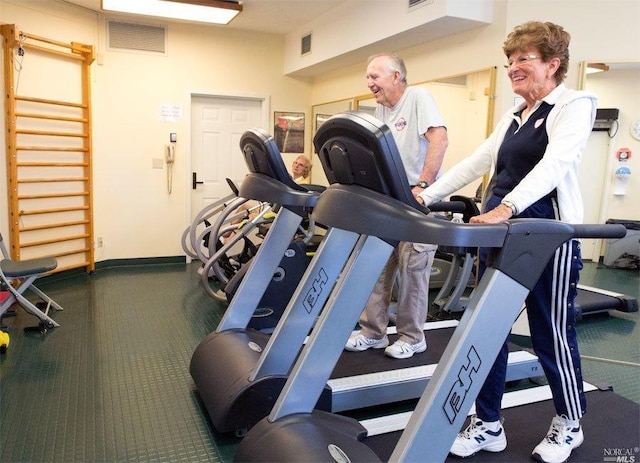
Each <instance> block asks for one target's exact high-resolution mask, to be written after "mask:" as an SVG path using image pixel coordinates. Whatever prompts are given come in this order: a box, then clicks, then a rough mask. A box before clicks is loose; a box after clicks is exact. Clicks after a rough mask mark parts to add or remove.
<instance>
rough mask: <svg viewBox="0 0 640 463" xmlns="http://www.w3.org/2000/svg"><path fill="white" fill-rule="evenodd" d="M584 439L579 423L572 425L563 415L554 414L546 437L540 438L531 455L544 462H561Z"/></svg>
mask: <svg viewBox="0 0 640 463" xmlns="http://www.w3.org/2000/svg"><path fill="white" fill-rule="evenodd" d="M583 441H584V435H583V434H582V428H581V427H580V425H578V426H576V427H573V426H571V425H570V424H569V423H568V421H567V417H565V416H555V417H554V418H553V420H551V427H550V428H549V432H548V433H547V435H546V437H545V438H544V439H542V442H540V443H539V444H538V445H537V446H536V448H535V449H533V452H531V455H532V456H533V458H535V459H536V460H538V461H543V462H545V463H562V462H564V461H567V460H568V459H569V456H570V455H571V451H572V450H573V449H575V448H577V447H580V444H582V442H583Z"/></svg>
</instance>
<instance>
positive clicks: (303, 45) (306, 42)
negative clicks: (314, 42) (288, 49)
mask: <svg viewBox="0 0 640 463" xmlns="http://www.w3.org/2000/svg"><path fill="white" fill-rule="evenodd" d="M307 53H311V34H307V35H305V36H304V37H302V39H300V55H306V54H307Z"/></svg>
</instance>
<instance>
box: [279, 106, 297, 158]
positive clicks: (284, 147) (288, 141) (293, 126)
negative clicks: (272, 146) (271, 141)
mask: <svg viewBox="0 0 640 463" xmlns="http://www.w3.org/2000/svg"><path fill="white" fill-rule="evenodd" d="M273 121H274V128H273V134H274V138H275V140H276V144H277V145H278V149H279V150H280V152H281V153H304V113H292V112H285V111H275V112H274V113H273Z"/></svg>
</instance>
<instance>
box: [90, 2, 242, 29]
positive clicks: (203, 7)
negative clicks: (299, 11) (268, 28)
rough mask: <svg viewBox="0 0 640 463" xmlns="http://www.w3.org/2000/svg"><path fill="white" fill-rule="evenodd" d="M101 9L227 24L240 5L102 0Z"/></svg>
mask: <svg viewBox="0 0 640 463" xmlns="http://www.w3.org/2000/svg"><path fill="white" fill-rule="evenodd" d="M102 9H103V10H106V11H117V12H120V13H130V14H140V15H145V16H156V17H161V18H172V19H182V20H186V21H198V22H206V23H212V24H228V23H229V22H230V21H231V20H232V19H233V18H235V17H236V15H237V14H238V13H240V12H241V11H242V5H240V4H239V3H238V2H235V1H225V0H135V1H132V0H102Z"/></svg>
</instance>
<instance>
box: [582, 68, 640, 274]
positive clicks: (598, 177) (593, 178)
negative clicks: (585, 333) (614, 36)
mask: <svg viewBox="0 0 640 463" xmlns="http://www.w3.org/2000/svg"><path fill="white" fill-rule="evenodd" d="M580 71H581V73H580V82H579V85H578V87H579V88H580V89H583V90H586V91H588V92H592V93H595V94H596V95H597V97H598V109H609V108H613V109H617V110H618V119H617V121H610V122H609V121H604V127H602V130H594V131H593V132H591V136H590V137H589V141H588V143H587V146H586V148H585V151H584V153H583V155H582V164H581V166H580V173H579V179H578V181H579V183H580V190H581V192H582V199H583V202H584V221H585V223H605V222H606V221H607V220H608V219H622V220H640V215H639V214H640V213H639V212H638V210H639V209H638V208H637V205H636V204H635V203H634V198H636V201H637V198H638V197H640V182H637V181H634V180H633V176H634V174H635V175H637V174H638V173H637V171H638V169H637V168H636V169H634V168H633V164H635V163H637V159H638V156H640V153H639V152H636V153H631V154H632V156H631V157H630V158H629V159H628V160H626V161H619V160H618V159H617V156H616V154H617V152H618V150H620V149H621V148H627V149H630V151H631V150H633V148H634V147H637V146H638V140H635V139H634V138H633V136H632V134H631V126H632V124H633V123H634V121H635V120H637V119H638V117H639V116H640V92H638V81H640V63H638V62H608V61H601V60H592V61H584V62H582V63H580ZM633 155H635V157H634V156H633ZM634 161H635V162H634ZM636 165H637V164H636ZM620 167H627V168H629V169H630V170H631V175H629V176H627V177H626V178H625V177H621V178H618V177H617V176H616V171H617V170H618V169H619V168H620ZM604 251H605V249H603V240H583V243H582V256H583V258H584V259H591V260H593V261H596V262H597V261H598V260H599V259H600V256H602V255H603V254H604Z"/></svg>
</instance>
